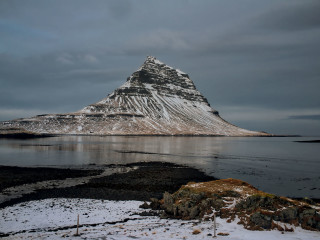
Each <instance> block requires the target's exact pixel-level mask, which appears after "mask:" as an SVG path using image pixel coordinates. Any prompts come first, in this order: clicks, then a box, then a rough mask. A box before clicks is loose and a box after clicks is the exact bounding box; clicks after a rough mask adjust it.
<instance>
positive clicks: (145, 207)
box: [139, 202, 150, 209]
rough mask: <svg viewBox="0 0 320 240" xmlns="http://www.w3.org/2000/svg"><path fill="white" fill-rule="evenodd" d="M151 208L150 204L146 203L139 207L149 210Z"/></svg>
mask: <svg viewBox="0 0 320 240" xmlns="http://www.w3.org/2000/svg"><path fill="white" fill-rule="evenodd" d="M149 207H150V206H149V204H148V203H146V202H144V203H143V204H141V205H140V206H139V208H143V209H148V208H149Z"/></svg>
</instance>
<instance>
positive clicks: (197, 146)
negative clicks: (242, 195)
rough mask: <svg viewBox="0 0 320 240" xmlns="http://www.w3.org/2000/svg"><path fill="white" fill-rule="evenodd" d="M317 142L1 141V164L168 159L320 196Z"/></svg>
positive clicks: (273, 189)
mask: <svg viewBox="0 0 320 240" xmlns="http://www.w3.org/2000/svg"><path fill="white" fill-rule="evenodd" d="M312 139H315V138H311V137H309V138H245V137H234V138H233V137H119V136H117V137H97V136H94V137H90V136H64V137H54V138H42V139H32V140H6V139H0V165H16V166H17V165H18V166H60V167H61V166H63V167H70V166H71V167H86V166H89V165H90V166H92V165H93V164H95V165H96V166H99V165H106V164H125V163H132V162H139V161H166V162H174V163H179V164H185V165H188V166H192V167H196V168H198V169H201V170H203V171H205V172H206V173H208V174H210V175H213V176H215V177H218V178H230V177H231V178H238V179H242V180H244V181H247V182H249V183H251V184H252V185H254V186H256V187H258V188H260V189H261V190H264V191H267V192H270V193H275V194H280V195H285V196H295V197H305V196H308V197H315V198H320V157H319V156H320V144H319V143H296V142H293V141H295V140H312Z"/></svg>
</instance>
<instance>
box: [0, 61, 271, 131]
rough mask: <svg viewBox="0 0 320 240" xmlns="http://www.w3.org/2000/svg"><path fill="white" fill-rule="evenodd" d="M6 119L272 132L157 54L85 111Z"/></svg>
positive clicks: (56, 126) (91, 126) (85, 126)
mask: <svg viewBox="0 0 320 240" xmlns="http://www.w3.org/2000/svg"><path fill="white" fill-rule="evenodd" d="M1 125H2V128H21V129H23V130H27V131H31V132H34V133H41V134H43V133H46V134H86V135H87V134H89V135H90V134H91V135H210V136H269V134H267V133H264V132H256V131H250V130H246V129H242V128H239V127H237V126H235V125H233V124H231V123H229V122H227V121H226V120H224V119H222V118H221V117H220V116H219V113H218V111H217V110H215V109H213V108H212V107H211V106H210V104H209V102H208V100H207V99H206V98H205V97H204V96H203V95H202V94H201V93H200V92H199V91H198V90H197V89H196V87H195V85H194V83H193V81H192V80H191V79H190V78H189V75H188V74H187V73H184V72H182V71H181V70H179V69H174V68H172V67H170V66H168V65H166V64H164V63H163V62H161V61H159V60H158V59H156V58H155V57H151V56H148V57H147V59H146V60H145V62H144V63H143V64H142V66H141V67H140V68H138V69H137V70H136V71H135V72H134V73H133V74H131V75H130V76H129V77H128V78H127V81H126V82H125V83H124V84H123V85H122V86H120V87H119V88H117V89H115V90H114V91H113V92H112V93H110V94H109V95H108V96H107V97H105V98H103V99H102V100H100V101H98V102H96V103H93V104H90V105H88V106H86V107H84V108H83V109H81V110H79V111H76V112H72V113H64V114H43V115H38V116H35V117H32V118H23V119H17V120H11V121H5V122H2V123H1Z"/></svg>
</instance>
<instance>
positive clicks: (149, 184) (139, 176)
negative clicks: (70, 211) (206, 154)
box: [0, 162, 215, 208]
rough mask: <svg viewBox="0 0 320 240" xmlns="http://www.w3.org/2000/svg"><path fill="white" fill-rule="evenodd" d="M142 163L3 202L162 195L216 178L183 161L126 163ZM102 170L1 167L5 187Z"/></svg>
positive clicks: (93, 173)
mask: <svg viewBox="0 0 320 240" xmlns="http://www.w3.org/2000/svg"><path fill="white" fill-rule="evenodd" d="M125 167H132V168H133V167H138V169H135V170H132V171H130V172H128V173H116V174H112V175H110V176H107V177H101V178H95V179H92V180H90V182H89V183H87V184H84V185H78V186H74V187H68V188H54V189H46V190H39V191H37V192H35V193H31V194H27V195H24V196H23V197H21V198H17V199H13V200H10V201H8V202H4V203H2V204H0V208H3V207H6V206H11V205H13V204H16V203H20V202H24V201H31V200H39V199H46V198H89V199H105V200H140V201H148V200H150V198H162V195H163V193H164V192H165V191H167V192H170V193H173V192H175V191H177V190H178V189H179V188H180V187H181V185H184V184H187V183H188V182H203V181H211V180H215V178H214V177H210V176H207V175H206V174H204V173H203V172H201V171H199V170H197V169H194V168H190V167H186V166H181V165H176V164H172V163H162V162H146V163H134V164H128V165H125ZM100 172H101V171H99V170H74V169H53V168H21V167H0V185H1V189H3V188H6V187H10V186H16V185H20V184H24V183H32V182H37V181H44V180H53V179H65V178H70V177H79V176H80V177H81V176H88V175H98V174H99V173H100Z"/></svg>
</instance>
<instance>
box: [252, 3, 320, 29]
mask: <svg viewBox="0 0 320 240" xmlns="http://www.w3.org/2000/svg"><path fill="white" fill-rule="evenodd" d="M319 9H320V2H319V1H317V0H306V1H299V2H294V3H291V1H286V2H284V3H283V2H282V5H280V6H277V7H273V8H271V9H270V10H269V11H268V12H266V13H264V14H262V15H261V16H259V17H258V18H257V21H258V22H257V26H259V27H264V28H268V29H272V30H279V31H280V30H285V31H299V30H309V29H314V28H320V11H319Z"/></svg>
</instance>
